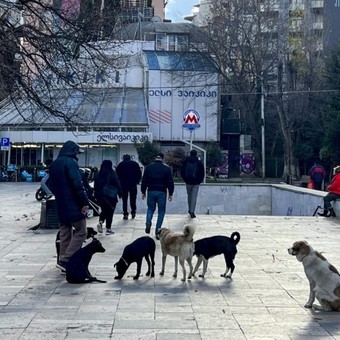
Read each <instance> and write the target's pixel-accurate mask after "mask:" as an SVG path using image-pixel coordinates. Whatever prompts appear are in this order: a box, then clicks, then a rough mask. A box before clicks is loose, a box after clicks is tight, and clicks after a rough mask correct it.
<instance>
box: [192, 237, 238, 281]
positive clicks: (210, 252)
mask: <svg viewBox="0 0 340 340" xmlns="http://www.w3.org/2000/svg"><path fill="white" fill-rule="evenodd" d="M240 238H241V236H240V234H239V233H238V232H237V231H235V232H233V233H232V234H231V236H230V237H227V236H212V237H207V238H203V239H201V240H197V241H195V251H194V255H196V256H197V263H196V266H195V269H194V271H193V273H192V275H195V273H196V272H197V270H198V268H199V267H200V265H201V263H202V261H203V273H202V274H200V275H199V277H204V275H205V273H206V272H207V268H208V261H209V259H210V258H212V257H214V256H216V255H220V254H223V255H224V260H225V264H226V271H225V273H224V274H221V276H222V277H227V278H229V279H231V276H232V275H233V272H234V269H235V265H234V259H235V256H236V254H237V248H236V245H237V244H238V243H239V241H240Z"/></svg>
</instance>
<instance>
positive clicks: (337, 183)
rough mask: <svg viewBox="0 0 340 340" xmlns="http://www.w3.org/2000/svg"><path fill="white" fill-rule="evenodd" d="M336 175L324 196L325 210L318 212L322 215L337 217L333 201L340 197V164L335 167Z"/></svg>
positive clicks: (334, 172)
mask: <svg viewBox="0 0 340 340" xmlns="http://www.w3.org/2000/svg"><path fill="white" fill-rule="evenodd" d="M333 174H334V177H333V178H332V181H331V183H330V185H329V186H328V187H327V190H328V191H329V192H328V194H327V195H326V196H325V197H324V198H323V203H324V210H323V213H318V215H320V216H325V217H336V214H335V212H334V209H333V207H332V204H331V202H332V201H335V200H337V199H340V165H338V166H336V167H335V168H334V169H333Z"/></svg>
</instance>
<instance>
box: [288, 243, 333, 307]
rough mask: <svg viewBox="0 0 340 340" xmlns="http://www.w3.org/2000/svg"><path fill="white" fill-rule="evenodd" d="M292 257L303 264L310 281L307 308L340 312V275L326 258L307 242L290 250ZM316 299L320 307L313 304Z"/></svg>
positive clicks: (296, 244)
mask: <svg viewBox="0 0 340 340" xmlns="http://www.w3.org/2000/svg"><path fill="white" fill-rule="evenodd" d="M288 253H289V254H290V255H293V256H296V259H297V260H298V261H299V262H302V264H303V268H304V270H305V274H306V276H307V279H308V281H309V298H308V301H307V302H306V304H305V308H312V307H313V308H315V309H318V310H323V311H332V310H333V311H338V312H340V275H339V272H338V271H337V270H336V268H335V267H334V266H333V265H331V264H330V263H329V262H328V261H327V260H326V258H325V257H324V256H323V255H322V254H321V253H319V252H318V251H315V250H313V248H312V247H311V246H310V245H309V244H308V243H307V242H306V241H298V242H295V243H294V244H293V247H291V248H288ZM315 298H316V299H317V300H318V301H319V303H320V305H321V306H319V305H316V304H313V302H314V300H315Z"/></svg>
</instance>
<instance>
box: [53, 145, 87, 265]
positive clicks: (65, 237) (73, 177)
mask: <svg viewBox="0 0 340 340" xmlns="http://www.w3.org/2000/svg"><path fill="white" fill-rule="evenodd" d="M82 152H84V151H83V150H82V149H81V148H80V147H79V145H78V144H77V143H75V142H73V141H67V142H65V143H64V145H63V146H62V148H61V150H60V152H59V155H58V157H57V158H56V159H55V161H53V162H52V164H51V166H50V169H49V182H48V183H49V187H50V189H51V191H52V193H53V195H54V196H55V200H56V205H57V214H58V220H59V227H60V257H59V261H58V262H57V267H58V268H59V269H61V270H62V271H66V265H67V262H68V261H69V259H70V257H71V256H72V255H73V254H74V253H75V252H76V251H77V250H78V249H80V248H81V246H82V244H83V242H84V241H85V239H86V234H87V230H86V215H87V211H88V209H89V201H88V197H87V194H86V191H85V188H84V186H83V183H82V180H81V174H80V172H79V166H78V158H77V155H78V154H80V153H82ZM73 228H74V232H73Z"/></svg>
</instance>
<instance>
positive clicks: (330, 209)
mask: <svg viewBox="0 0 340 340" xmlns="http://www.w3.org/2000/svg"><path fill="white" fill-rule="evenodd" d="M328 217H336V215H335V211H334V209H333V208H329V216H328Z"/></svg>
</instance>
